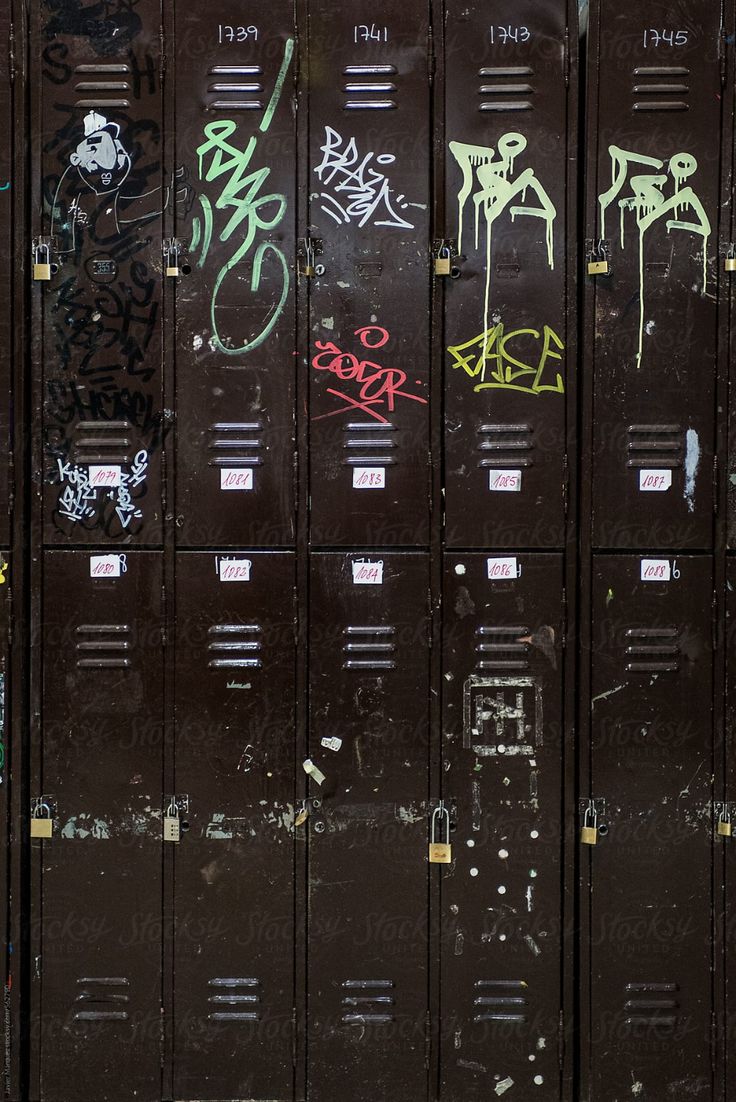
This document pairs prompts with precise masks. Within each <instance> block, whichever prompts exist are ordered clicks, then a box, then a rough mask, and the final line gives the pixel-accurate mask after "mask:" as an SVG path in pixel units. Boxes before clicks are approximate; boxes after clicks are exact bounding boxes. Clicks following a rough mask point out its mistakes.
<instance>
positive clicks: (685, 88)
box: [631, 65, 690, 111]
mask: <svg viewBox="0 0 736 1102" xmlns="http://www.w3.org/2000/svg"><path fill="white" fill-rule="evenodd" d="M689 75H690V70H689V69H682V68H680V67H679V66H664V65H663V66H659V65H649V66H642V67H641V68H639V69H634V86H633V88H632V89H631V94H632V95H634V96H647V97H648V98H647V99H645V100H644V99H642V100H639V99H637V100H635V101H634V111H687V110H689V107H688V104H687V103H686V101H685V99H682V98H680V99H674V98H671V97H675V96H680V97H684V96H688V95H689V94H690V85H689V84H686V83H685V82H684V80H683V77H687V76H689ZM642 80H644V81H646V82H647V83H645V84H642V83H641V82H642ZM661 97H665V98H661Z"/></svg>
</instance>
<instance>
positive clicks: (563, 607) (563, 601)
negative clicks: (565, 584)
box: [562, 588, 567, 650]
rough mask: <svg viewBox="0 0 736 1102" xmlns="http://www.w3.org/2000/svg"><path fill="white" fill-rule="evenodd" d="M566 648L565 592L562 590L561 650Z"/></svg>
mask: <svg viewBox="0 0 736 1102" xmlns="http://www.w3.org/2000/svg"><path fill="white" fill-rule="evenodd" d="M566 646H567V590H566V589H564V588H563V590H562V649H563V650H564V649H565V647H566Z"/></svg>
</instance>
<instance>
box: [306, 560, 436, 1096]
mask: <svg viewBox="0 0 736 1102" xmlns="http://www.w3.org/2000/svg"><path fill="white" fill-rule="evenodd" d="M428 567H429V563H428V557H427V556H426V555H422V554H418V553H415V554H412V553H400V552H398V553H397V552H389V553H381V555H380V556H378V555H376V554H374V553H371V552H363V553H360V554H357V553H345V554H343V553H340V552H324V553H316V554H314V555H313V556H312V563H311V583H310V606H311V618H310V644H311V645H310V659H311V660H310V734H309V751H310V757H309V759H307V761H308V764H306V765H305V769H306V770H308V774H307V775H308V779H309V800H310V803H309V804H308V805H307V809H308V811H309V815H308V818H307V820H306V823H305V826H304V827H303V828H302V829H304V830H306V831H307V832H308V836H309V843H308V844H309V914H308V922H309V932H308V936H309V957H308V997H309V1019H308V1038H309V1046H310V1047H309V1055H308V1075H309V1083H310V1088H309V1089H310V1094H309V1097H310V1098H312V1099H314V1100H315V1102H318V1100H323V1102H332V1100H333V1099H335V1098H338V1097H343V1096H344V1095H345V1092H346V1090H348V1092H349V1096H350V1097H351V1098H354V1099H356V1102H363V1100H368V1099H375V1098H376V1097H387V1098H388V1097H395V1098H405V1099H407V1100H412V1102H414V1100H416V1102H419V1100H424V1099H425V1098H426V1093H427V1072H426V1068H425V1045H426V1044H427V1043H428V1034H427V1025H428V1023H427V1013H428V1009H429V1008H428V1005H427V909H426V908H427V890H426V882H427V852H428V825H429V824H428V811H429V807H428V799H427V797H428V791H427V788H428V772H427V769H428V716H427V712H428V698H429V681H428V677H429V650H428V582H429V573H428ZM315 769H316V770H317V771H318V772H315ZM320 777H321V778H322V780H321V781H320ZM348 1069H349V1077H350V1078H349V1086H348V1085H347V1084H346V1079H345V1076H346V1072H348Z"/></svg>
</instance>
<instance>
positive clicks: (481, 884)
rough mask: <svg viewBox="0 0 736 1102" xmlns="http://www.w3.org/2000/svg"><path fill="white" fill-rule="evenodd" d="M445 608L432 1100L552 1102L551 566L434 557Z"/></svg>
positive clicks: (556, 623) (557, 606)
mask: <svg viewBox="0 0 736 1102" xmlns="http://www.w3.org/2000/svg"><path fill="white" fill-rule="evenodd" d="M500 562H504V563H506V564H507V566H506V568H505V573H503V574H501V573H499V569H500V567H499V563H500ZM490 574H493V575H494V577H495V578H496V579H499V580H494V579H493V578H491V577H490V576H489V575H490ZM444 609H445V616H444V625H443V633H444V641H443V725H442V730H443V743H444V745H443V778H444V779H443V786H444V788H443V795H444V797H445V802H446V804H447V805H448V806H450V808H451V817H452V820H453V824H454V826H455V830H454V832H453V837H452V841H453V854H452V855H453V863H452V864H451V865H447V866H441V867H440V868H441V876H442V919H441V930H442V941H441V953H442V973H441V976H442V978H441V991H442V1006H441V1031H440V1036H441V1045H442V1047H441V1054H440V1059H441V1080H440V1081H441V1094H440V1096H441V1098H442V1099H443V1100H447V1102H455V1100H457V1102H460V1100H463V1102H464V1100H466V1099H468V1100H469V1099H475V1098H478V1099H486V1098H488V1097H490V1096H492V1094H493V1092H494V1091H495V1092H496V1093H504V1091H505V1090H510V1089H511V1087H512V1086H514V1087H515V1089H516V1090H517V1091H520V1092H521V1096H522V1097H524V1098H526V1097H530V1098H531V1097H535V1098H540V1099H543V1100H551V1099H555V1100H556V1099H559V1098H560V1079H559V1068H558V1043H557V1039H558V1029H559V1020H560V1011H561V1005H562V998H561V990H560V968H561V934H562V896H561V890H560V881H561V863H562V851H561V833H562V808H561V803H560V801H561V780H562V762H563V758H562V750H563V716H562V682H563V652H562V632H563V571H562V557H561V556H560V555H544V554H536V555H517V556H504V557H503V559H501V558H500V557H496V556H494V557H489V556H488V555H486V554H479V553H477V552H475V553H471V554H466V555H460V554H453V555H448V556H447V557H446V561H445V569H444ZM502 1087H503V1089H501V1088H502Z"/></svg>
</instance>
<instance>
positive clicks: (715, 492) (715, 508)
mask: <svg viewBox="0 0 736 1102" xmlns="http://www.w3.org/2000/svg"><path fill="white" fill-rule="evenodd" d="M713 512H714V514H715V515H716V516H718V456H717V455H714V456H713Z"/></svg>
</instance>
